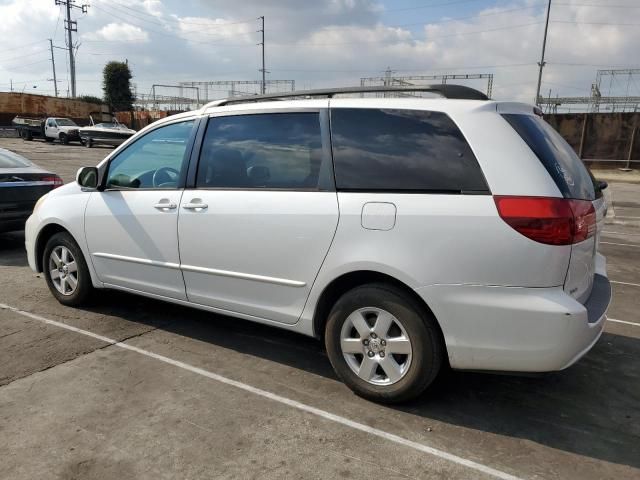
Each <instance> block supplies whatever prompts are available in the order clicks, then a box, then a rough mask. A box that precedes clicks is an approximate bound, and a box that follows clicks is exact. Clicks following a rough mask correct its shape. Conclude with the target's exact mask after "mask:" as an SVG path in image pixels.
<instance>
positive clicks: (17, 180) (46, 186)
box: [0, 148, 63, 232]
mask: <svg viewBox="0 0 640 480" xmlns="http://www.w3.org/2000/svg"><path fill="white" fill-rule="evenodd" d="M62 183H63V182H62V179H61V178H60V177H59V176H58V175H56V174H55V173H51V172H49V171H47V170H44V169H42V168H40V167H38V166H37V165H36V164H34V163H32V162H30V161H29V160H27V159H26V158H24V157H22V156H20V155H18V154H16V153H13V152H12V151H10V150H5V149H4V148H0V232H11V231H14V230H24V224H25V222H26V220H27V218H28V217H29V215H31V212H32V211H33V207H34V205H35V204H36V202H37V201H38V199H39V198H40V197H41V196H42V195H45V194H46V193H48V192H50V191H51V190H53V189H54V188H57V187H59V186H61V185H62Z"/></svg>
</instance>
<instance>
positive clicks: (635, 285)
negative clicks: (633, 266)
mask: <svg viewBox="0 0 640 480" xmlns="http://www.w3.org/2000/svg"><path fill="white" fill-rule="evenodd" d="M609 283H613V284H615V285H628V286H630V287H640V283H631V282H619V281H617V280H609Z"/></svg>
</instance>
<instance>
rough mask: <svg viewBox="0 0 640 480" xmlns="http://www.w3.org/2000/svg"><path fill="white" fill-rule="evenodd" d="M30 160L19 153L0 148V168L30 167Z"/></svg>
mask: <svg viewBox="0 0 640 480" xmlns="http://www.w3.org/2000/svg"><path fill="white" fill-rule="evenodd" d="M30 166H31V162H29V160H27V159H26V158H22V157H21V156H20V155H16V154H15V153H13V152H9V151H7V150H0V168H19V167H30Z"/></svg>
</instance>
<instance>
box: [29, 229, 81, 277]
mask: <svg viewBox="0 0 640 480" xmlns="http://www.w3.org/2000/svg"><path fill="white" fill-rule="evenodd" d="M56 233H68V234H69V235H71V236H72V237H73V234H72V233H71V232H70V231H69V230H67V229H66V228H64V227H63V226H62V225H60V224H58V223H49V224H48V225H45V226H44V227H43V228H42V230H40V232H39V233H38V237H37V238H36V245H35V254H36V258H35V260H36V269H37V271H38V272H42V270H43V268H44V267H43V265H42V256H43V255H44V247H45V245H46V244H47V241H48V240H49V239H50V238H51V237H52V236H54V235H55V234H56Z"/></svg>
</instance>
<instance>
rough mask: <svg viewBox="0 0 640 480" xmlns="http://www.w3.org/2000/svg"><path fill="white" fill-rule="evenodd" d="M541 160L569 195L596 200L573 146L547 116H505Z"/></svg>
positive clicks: (564, 193)
mask: <svg viewBox="0 0 640 480" xmlns="http://www.w3.org/2000/svg"><path fill="white" fill-rule="evenodd" d="M502 116H503V117H504V119H505V120H506V121H507V122H509V124H510V125H511V126H512V127H513V128H514V130H515V131H516V132H518V134H519V135H520V137H522V139H523V140H524V141H525V142H526V143H527V145H529V148H531V150H532V151H533V153H535V154H536V156H537V157H538V158H539V159H540V161H541V162H542V164H543V165H544V168H546V169H547V171H548V172H549V175H551V177H552V178H553V180H554V181H555V182H556V185H557V186H558V189H559V190H560V192H562V195H563V196H564V197H565V198H575V199H580V200H594V199H595V191H594V188H593V181H592V180H591V176H590V175H589V171H588V170H587V167H585V166H584V163H582V160H580V158H578V155H576V153H575V152H574V151H573V149H572V148H571V146H570V145H569V144H568V143H567V142H566V141H565V140H564V138H562V137H561V136H560V134H559V133H558V132H556V131H555V130H554V129H553V127H552V126H551V125H549V124H548V123H547V122H545V121H544V120H543V119H541V118H539V117H536V116H533V115H522V114H512V113H507V114H503V115H502Z"/></svg>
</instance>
